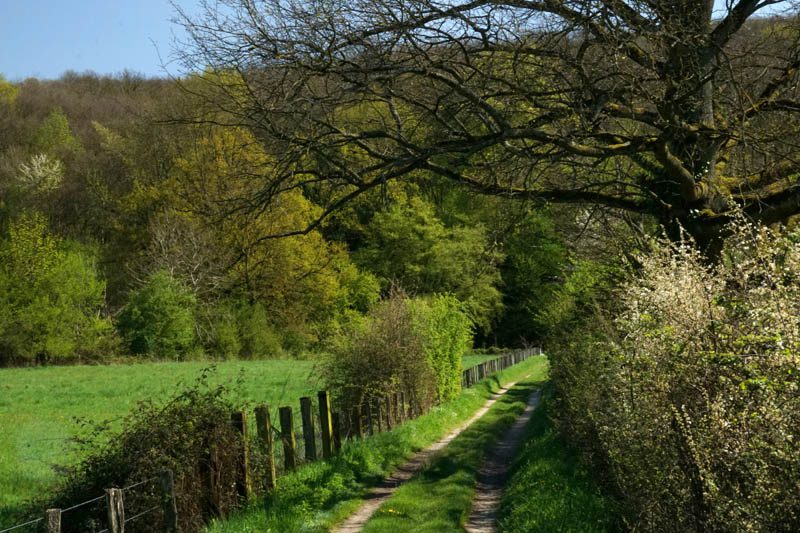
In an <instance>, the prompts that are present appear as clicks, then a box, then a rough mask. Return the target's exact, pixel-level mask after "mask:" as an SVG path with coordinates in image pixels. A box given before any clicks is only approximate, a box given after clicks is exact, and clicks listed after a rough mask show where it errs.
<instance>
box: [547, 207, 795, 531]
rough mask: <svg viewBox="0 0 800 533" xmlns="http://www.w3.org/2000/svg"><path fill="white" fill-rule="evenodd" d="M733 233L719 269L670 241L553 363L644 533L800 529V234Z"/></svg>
mask: <svg viewBox="0 0 800 533" xmlns="http://www.w3.org/2000/svg"><path fill="white" fill-rule="evenodd" d="M730 231H731V234H730V237H729V238H728V239H727V242H726V245H725V249H724V252H723V254H722V257H721V258H720V260H719V261H718V262H717V264H715V265H709V264H708V262H706V261H705V260H704V259H703V258H702V257H701V255H700V254H699V253H698V252H697V251H696V249H695V248H694V247H693V246H692V244H691V243H689V242H682V243H670V242H660V243H658V245H657V246H656V247H654V250H653V251H652V252H651V253H649V254H648V255H646V256H644V257H642V258H640V260H641V270H640V271H639V272H638V274H637V276H636V277H635V278H634V279H633V280H631V281H629V282H628V283H627V284H625V285H624V286H622V287H621V288H620V290H619V291H618V300H617V301H616V302H615V304H616V305H617V307H616V308H615V309H614V310H613V313H611V314H612V316H613V318H612V319H608V321H607V325H606V327H605V329H604V330H603V331H602V332H599V331H598V330H594V331H591V332H587V333H586V334H585V335H583V336H582V338H581V342H577V341H576V342H574V343H573V345H572V346H571V347H570V349H569V350H564V349H562V350H561V351H560V352H559V353H558V354H557V356H556V357H555V358H554V359H555V360H554V371H553V376H554V380H555V381H556V384H557V386H558V387H559V389H560V392H561V396H562V400H561V401H562V404H563V407H564V410H565V412H564V415H565V416H564V419H563V423H565V424H566V425H567V426H568V428H567V429H568V430H569V431H570V432H571V434H572V436H573V437H574V438H576V439H577V440H578V443H579V444H581V445H584V446H585V447H588V448H589V449H590V451H591V455H592V458H593V459H594V460H595V461H598V460H599V461H600V464H602V466H604V467H605V468H604V471H605V472H607V473H608V475H609V479H610V481H611V482H612V483H613V485H614V486H615V487H616V489H617V492H618V495H619V497H620V498H621V500H622V501H623V503H624V504H625V505H624V508H625V509H627V510H628V511H629V514H628V517H627V519H628V521H629V523H630V526H631V527H633V528H634V529H642V530H651V531H655V530H657V531H667V530H670V531H684V530H685V531H694V530H711V531H800V387H799V384H798V380H799V377H800V366H799V365H798V363H799V362H800V357H798V353H800V234H797V233H787V232H785V231H782V230H773V229H769V228H765V227H759V226H755V225H752V224H750V223H748V222H746V221H744V220H743V219H741V218H739V219H737V220H736V221H735V222H734V223H733V224H732V225H731V227H730ZM608 315H609V313H608V312H606V315H605V316H608ZM601 322H602V321H601V320H595V321H594V323H595V324H598V323H601Z"/></svg>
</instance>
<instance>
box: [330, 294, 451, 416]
mask: <svg viewBox="0 0 800 533" xmlns="http://www.w3.org/2000/svg"><path fill="white" fill-rule="evenodd" d="M323 375H324V376H325V379H326V381H327V383H328V387H329V388H330V389H331V390H333V391H334V393H335V394H336V395H337V396H338V397H339V400H340V401H341V402H342V403H343V404H344V405H361V404H362V403H363V402H364V401H368V400H370V399H372V398H376V397H383V396H385V395H387V394H390V393H392V392H396V391H405V392H406V393H408V394H410V395H411V396H409V398H411V397H413V398H414V400H415V401H416V403H417V404H418V405H420V406H422V407H426V406H429V405H431V404H432V403H433V401H434V399H435V396H436V385H437V380H436V376H435V374H434V371H433V368H432V366H431V363H430V361H429V359H428V358H426V357H425V337H424V336H423V335H422V334H421V328H420V327H419V323H418V320H417V318H416V317H415V314H414V312H413V310H412V306H411V305H409V301H408V298H407V297H406V296H405V294H403V293H401V292H399V291H394V292H393V293H392V295H391V296H390V297H389V298H387V299H386V300H384V301H382V302H379V303H378V304H377V305H376V306H375V307H373V309H372V310H371V311H370V312H369V314H368V316H367V319H366V320H364V321H363V322H353V323H352V324H351V329H350V331H349V332H348V333H347V334H346V335H344V336H342V337H341V338H340V339H339V342H338V344H336V345H334V346H333V348H332V353H331V355H330V356H329V357H328V358H327V359H326V360H325V361H324V363H323Z"/></svg>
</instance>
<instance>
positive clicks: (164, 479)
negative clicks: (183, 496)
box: [159, 470, 178, 533]
mask: <svg viewBox="0 0 800 533" xmlns="http://www.w3.org/2000/svg"><path fill="white" fill-rule="evenodd" d="M159 481H160V482H161V497H162V499H163V501H164V507H163V509H164V532H165V533H176V532H177V531H178V505H177V503H176V501H175V476H174V474H173V473H172V470H165V471H164V472H162V473H161V475H160V476H159Z"/></svg>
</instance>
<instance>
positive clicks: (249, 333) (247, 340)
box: [237, 302, 282, 359]
mask: <svg viewBox="0 0 800 533" xmlns="http://www.w3.org/2000/svg"><path fill="white" fill-rule="evenodd" d="M237 319H238V324H239V331H240V334H241V340H242V352H241V355H242V357H246V358H248V359H269V358H274V357H278V356H280V355H281V353H282V349H281V341H280V338H279V337H278V334H277V333H276V332H275V327H274V326H273V325H272V323H271V322H270V320H269V317H268V316H267V310H266V309H265V308H264V306H263V305H262V304H261V303H260V302H256V303H254V304H244V305H240V306H239V308H238V309H237Z"/></svg>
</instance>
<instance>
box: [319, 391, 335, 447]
mask: <svg viewBox="0 0 800 533" xmlns="http://www.w3.org/2000/svg"><path fill="white" fill-rule="evenodd" d="M317 399H318V400H319V421H320V425H321V426H322V456H323V457H324V458H325V459H330V458H331V457H333V442H332V439H331V436H332V433H333V421H332V420H331V396H330V394H328V391H324V390H323V391H319V392H318V393H317Z"/></svg>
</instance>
